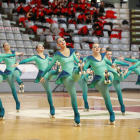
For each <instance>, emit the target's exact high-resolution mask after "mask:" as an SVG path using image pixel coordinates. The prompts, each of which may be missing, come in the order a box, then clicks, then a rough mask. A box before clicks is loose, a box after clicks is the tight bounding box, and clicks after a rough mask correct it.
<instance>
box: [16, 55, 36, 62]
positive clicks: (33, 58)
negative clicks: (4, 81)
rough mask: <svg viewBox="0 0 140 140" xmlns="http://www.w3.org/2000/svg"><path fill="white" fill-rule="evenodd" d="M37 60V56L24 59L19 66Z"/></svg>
mask: <svg viewBox="0 0 140 140" xmlns="http://www.w3.org/2000/svg"><path fill="white" fill-rule="evenodd" d="M35 60H36V56H34V55H33V56H31V57H30V58H27V59H24V60H22V61H21V62H19V64H24V63H28V62H30V61H35Z"/></svg>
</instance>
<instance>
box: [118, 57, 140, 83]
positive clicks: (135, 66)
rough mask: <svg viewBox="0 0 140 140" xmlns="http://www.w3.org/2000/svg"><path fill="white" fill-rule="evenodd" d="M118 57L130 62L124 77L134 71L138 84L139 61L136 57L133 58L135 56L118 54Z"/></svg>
mask: <svg viewBox="0 0 140 140" xmlns="http://www.w3.org/2000/svg"><path fill="white" fill-rule="evenodd" d="M119 59H121V60H126V61H129V62H131V63H132V66H131V67H129V68H128V69H127V70H126V71H125V72H124V75H125V76H124V78H125V79H126V78H127V77H128V76H129V75H130V74H131V72H134V73H135V74H137V75H138V79H137V82H136V85H140V61H139V60H138V59H135V57H132V58H124V57H123V56H120V57H119Z"/></svg>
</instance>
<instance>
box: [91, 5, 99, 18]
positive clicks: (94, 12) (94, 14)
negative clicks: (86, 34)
mask: <svg viewBox="0 0 140 140" xmlns="http://www.w3.org/2000/svg"><path fill="white" fill-rule="evenodd" d="M90 14H91V15H93V18H94V19H97V18H98V11H97V10H96V8H95V7H93V9H92V10H90Z"/></svg>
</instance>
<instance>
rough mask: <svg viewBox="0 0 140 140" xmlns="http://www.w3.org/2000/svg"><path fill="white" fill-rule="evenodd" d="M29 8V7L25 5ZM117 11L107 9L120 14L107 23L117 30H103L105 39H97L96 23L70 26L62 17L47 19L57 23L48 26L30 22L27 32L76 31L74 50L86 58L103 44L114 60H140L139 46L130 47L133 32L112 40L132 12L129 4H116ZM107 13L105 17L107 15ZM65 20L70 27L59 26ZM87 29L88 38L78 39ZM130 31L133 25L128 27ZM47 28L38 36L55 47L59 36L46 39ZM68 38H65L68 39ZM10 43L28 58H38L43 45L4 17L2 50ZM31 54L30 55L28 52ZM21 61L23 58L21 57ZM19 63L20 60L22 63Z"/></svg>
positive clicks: (107, 27)
mask: <svg viewBox="0 0 140 140" xmlns="http://www.w3.org/2000/svg"><path fill="white" fill-rule="evenodd" d="M19 6H20V5H19V4H18V3H16V4H15V5H14V4H12V3H9V4H7V3H2V8H3V9H5V8H10V9H15V8H16V9H17V8H18V7H19ZM24 6H26V5H24ZM32 7H34V5H32ZM114 7H115V8H105V11H107V10H112V11H114V12H116V13H115V14H114V15H115V16H117V18H116V19H110V18H108V19H104V20H105V21H107V22H112V23H113V27H112V28H111V26H110V25H104V26H103V29H104V30H105V31H104V30H103V34H104V36H103V37H99V36H96V35H92V32H93V28H92V25H93V22H92V23H91V24H86V23H83V24H76V25H75V24H73V23H70V24H68V21H69V20H71V18H67V17H65V18H60V17H51V16H48V15H47V16H45V18H51V19H52V20H53V21H55V22H57V23H52V24H50V23H48V22H35V21H27V24H26V26H25V27H26V28H30V27H31V26H34V25H37V26H43V27H44V28H45V27H47V28H50V29H53V28H63V29H64V30H65V31H67V30H69V29H71V30H73V33H74V34H76V35H73V36H71V39H72V40H73V46H74V48H75V49H78V51H81V52H82V51H83V50H84V54H85V55H89V54H91V50H90V47H89V43H99V44H100V46H101V47H105V48H106V47H110V48H111V49H112V51H113V57H118V56H119V55H120V54H122V55H123V56H126V57H130V56H136V57H137V58H139V54H138V53H136V52H137V51H138V50H139V49H138V46H137V45H132V46H131V47H130V33H129V30H123V31H122V32H121V36H120V37H118V38H110V36H109V31H110V32H111V33H110V34H111V35H112V34H119V31H118V30H116V28H117V29H118V28H120V27H125V26H126V25H122V21H123V20H124V19H127V20H128V22H129V9H128V4H127V3H125V4H122V6H121V5H120V3H114ZM79 14H80V13H78V12H76V13H75V17H76V20H77V17H78V15H79ZM105 14H106V13H104V15H105ZM21 17H25V15H23V14H19V15H18V19H20V18H21ZM60 19H61V20H64V21H65V22H66V23H59V22H58V20H60ZM83 26H87V28H88V30H89V34H88V35H86V36H81V35H77V34H78V31H79V29H81V28H82V27H83ZM127 26H128V27H129V25H127ZM43 27H41V28H40V27H39V28H38V29H37V31H36V33H35V35H38V36H39V38H40V39H41V38H42V36H43V38H44V37H45V39H43V41H44V42H45V43H52V42H54V39H55V38H56V37H57V36H52V35H45V34H44V30H43ZM64 37H65V36H64ZM6 41H8V42H9V44H10V45H11V48H12V49H13V48H18V50H23V51H24V54H25V57H26V55H27V57H28V56H30V55H34V54H36V51H35V50H34V49H35V47H36V45H37V44H38V43H39V41H33V40H30V38H29V35H28V34H27V33H26V34H24V33H22V32H20V30H19V27H14V26H13V25H12V24H11V23H10V20H7V19H6V20H5V19H4V18H2V17H1V15H0V46H1V47H2V45H3V43H4V42H6ZM82 49H83V50H82ZM27 50H28V51H27ZM19 59H20V57H19ZM19 59H18V60H19Z"/></svg>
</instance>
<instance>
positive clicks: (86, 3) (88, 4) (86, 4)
mask: <svg viewBox="0 0 140 140" xmlns="http://www.w3.org/2000/svg"><path fill="white" fill-rule="evenodd" d="M84 5H85V9H86V7H87V6H88V7H89V8H91V5H90V3H88V2H87V0H85V3H84Z"/></svg>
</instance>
